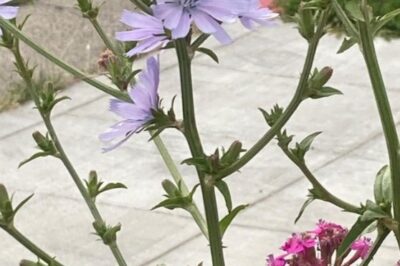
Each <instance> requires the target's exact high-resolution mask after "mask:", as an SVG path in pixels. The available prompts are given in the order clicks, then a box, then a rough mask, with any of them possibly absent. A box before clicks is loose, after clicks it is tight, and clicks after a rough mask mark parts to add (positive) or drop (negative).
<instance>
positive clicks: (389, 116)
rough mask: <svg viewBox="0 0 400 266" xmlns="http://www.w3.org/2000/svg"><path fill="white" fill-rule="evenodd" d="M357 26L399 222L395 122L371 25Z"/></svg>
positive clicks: (399, 166)
mask: <svg viewBox="0 0 400 266" xmlns="http://www.w3.org/2000/svg"><path fill="white" fill-rule="evenodd" d="M365 8H366V7H365ZM364 16H365V21H369V18H368V16H369V15H368V10H364ZM358 26H359V29H360V45H361V48H362V53H363V56H364V59H365V63H366V66H367V68H368V73H369V76H370V79H371V84H372V88H373V91H374V95H375V100H376V103H377V106H378V111H379V116H380V119H381V124H382V128H383V132H384V135H385V140H386V147H387V151H388V155H389V163H390V171H391V178H392V189H393V210H394V219H395V220H396V221H397V222H399V224H400V154H399V138H398V135H397V130H396V123H395V122H394V119H393V113H392V110H391V107H390V103H389V99H388V96H387V93H386V88H385V84H384V81H383V78H382V73H381V70H380V67H379V63H378V58H377V56H376V51H375V46H374V41H373V36H372V32H371V28H370V26H371V25H370V24H368V23H367V22H364V21H359V22H358ZM397 241H398V244H399V247H400V239H399V238H398V237H397Z"/></svg>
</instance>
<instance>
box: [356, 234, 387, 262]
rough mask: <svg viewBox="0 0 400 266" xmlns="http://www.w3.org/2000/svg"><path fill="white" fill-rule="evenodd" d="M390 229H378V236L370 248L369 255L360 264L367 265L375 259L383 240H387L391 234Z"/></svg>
mask: <svg viewBox="0 0 400 266" xmlns="http://www.w3.org/2000/svg"><path fill="white" fill-rule="evenodd" d="M389 233H390V230H388V229H387V228H379V229H378V236H377V237H376V239H375V241H374V244H373V246H372V248H371V249H370V251H369V253H368V256H367V257H366V258H365V259H364V260H363V261H362V263H361V264H360V266H367V265H369V263H370V262H371V261H372V260H373V258H374V256H375V254H376V252H377V251H378V250H379V248H380V247H381V245H382V244H383V242H384V241H385V239H386V237H387V236H388V235H389Z"/></svg>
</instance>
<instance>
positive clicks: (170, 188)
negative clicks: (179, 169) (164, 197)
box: [161, 179, 180, 197]
mask: <svg viewBox="0 0 400 266" xmlns="http://www.w3.org/2000/svg"><path fill="white" fill-rule="evenodd" d="M161 184H162V187H163V188H164V190H165V192H167V194H168V196H170V197H176V196H178V195H179V194H180V192H179V189H178V188H177V187H176V186H175V184H174V183H172V182H171V181H170V180H168V179H165V180H163V181H162V183H161Z"/></svg>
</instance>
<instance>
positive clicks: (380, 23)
mask: <svg viewBox="0 0 400 266" xmlns="http://www.w3.org/2000/svg"><path fill="white" fill-rule="evenodd" d="M398 15H400V8H399V9H396V10H393V11H391V12H389V13H387V14H386V15H384V16H382V17H380V18H378V20H377V22H376V24H375V25H374V26H373V34H374V35H376V34H377V33H378V31H379V30H380V29H382V28H383V27H384V26H385V25H386V24H387V23H388V22H390V21H391V20H392V19H394V18H395V17H396V16H398Z"/></svg>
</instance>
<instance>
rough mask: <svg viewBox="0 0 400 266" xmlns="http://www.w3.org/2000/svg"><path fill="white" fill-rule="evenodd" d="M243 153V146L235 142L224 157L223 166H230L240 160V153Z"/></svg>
mask: <svg viewBox="0 0 400 266" xmlns="http://www.w3.org/2000/svg"><path fill="white" fill-rule="evenodd" d="M242 151H243V145H242V143H241V142H240V141H238V140H236V141H234V142H233V143H232V144H231V146H230V147H229V149H228V151H227V152H226V153H225V154H224V155H223V156H222V158H221V164H222V166H228V165H230V164H232V163H234V162H235V161H236V160H238V159H239V156H240V153H241V152H242Z"/></svg>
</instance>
